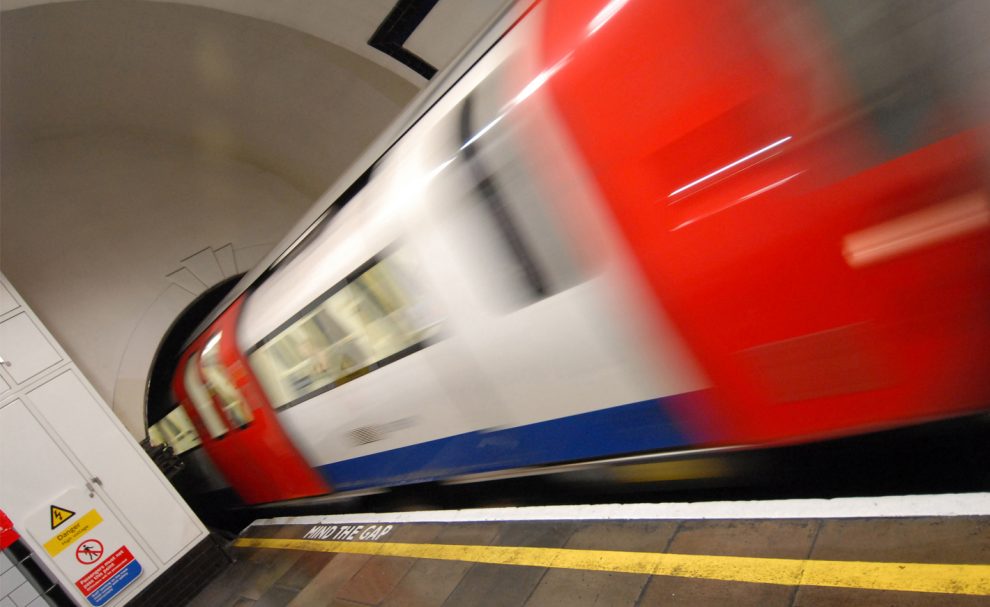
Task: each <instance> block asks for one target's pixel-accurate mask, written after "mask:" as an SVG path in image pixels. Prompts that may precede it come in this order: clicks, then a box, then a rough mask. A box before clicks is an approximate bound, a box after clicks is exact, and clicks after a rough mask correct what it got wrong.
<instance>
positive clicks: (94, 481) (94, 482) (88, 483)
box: [86, 476, 103, 497]
mask: <svg viewBox="0 0 990 607" xmlns="http://www.w3.org/2000/svg"><path fill="white" fill-rule="evenodd" d="M94 485H99V486H100V487H102V486H103V481H101V480H100V477H98V476H94V477H93V478H91V479H89V480H88V481H86V490H87V491H89V496H90V497H93V496H94V495H96V487H95V486H94Z"/></svg>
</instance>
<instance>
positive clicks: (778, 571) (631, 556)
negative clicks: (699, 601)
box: [234, 538, 990, 596]
mask: <svg viewBox="0 0 990 607" xmlns="http://www.w3.org/2000/svg"><path fill="white" fill-rule="evenodd" d="M234 546H237V547H239V548H274V549H277V550H307V551H310V552H344V553H350V554H370V555H377V556H403V557H411V558H424V559H438V560H443V561H465V562H469V563H489V564H493V565H524V566H531V567H550V568H555V569H581V570H585V571H610V572H616V573H645V574H648V575H668V576H676V577H688V578H703V579H709V580H723V581H731V582H751V583H757V584H781V585H784V586H831V587H835V588H860V589H867V590H901V591H906V592H940V593H946V594H970V595H978V596H987V595H990V565H946V564H931V563H879V562H866V561H814V560H803V559H775V558H752V557H742V556H710V555H700V554H663V553H655V552H619V551H615V550H573V549H567V548H532V547H523V546H462V545H456V544H405V543H394V542H380V543H379V542H335V541H320V540H293V539H269V538H240V539H238V540H236V541H234Z"/></svg>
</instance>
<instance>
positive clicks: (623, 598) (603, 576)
mask: <svg viewBox="0 0 990 607" xmlns="http://www.w3.org/2000/svg"><path fill="white" fill-rule="evenodd" d="M676 530H677V523H674V522H613V523H591V524H588V525H587V526H586V527H584V528H582V529H579V530H577V531H576V532H575V533H574V534H573V535H572V536H571V538H570V539H569V540H568V541H567V543H566V544H565V545H564V547H565V548H570V549H575V550H619V551H625V552H664V551H665V550H666V548H667V545H668V544H669V543H670V540H671V538H672V537H673V536H674V532H675V531H676ZM649 579H650V576H649V575H646V574H634V573H610V572H603V571H575V570H567V569H552V570H550V571H547V573H546V575H544V576H543V579H542V580H541V581H540V584H539V585H538V586H537V587H536V590H535V591H534V592H533V594H532V596H530V598H529V600H527V601H526V607H555V606H558V605H559V606H562V607H563V606H573V607H584V606H588V607H592V606H594V607H606V606H608V607H620V606H626V605H636V604H637V601H638V600H639V598H640V595H641V594H642V592H643V588H644V587H645V586H646V583H647V582H648V581H649Z"/></svg>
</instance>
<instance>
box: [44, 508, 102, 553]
mask: <svg viewBox="0 0 990 607" xmlns="http://www.w3.org/2000/svg"><path fill="white" fill-rule="evenodd" d="M102 522H103V517H101V516H100V513H99V512H97V511H96V510H90V511H89V512H87V513H86V514H84V515H83V516H82V517H80V518H79V520H78V521H76V522H75V523H73V524H72V526H70V527H66V528H65V530H63V531H62V532H61V533H59V534H58V535H56V536H55V537H53V538H52V539H50V540H48V541H47V542H45V550H46V551H47V552H48V554H50V555H51V557H52V558H55V556H56V555H58V553H60V552H62V551H63V550H65V549H66V548H68V547H69V546H71V545H72V542H74V541H76V540H77V539H79V538H81V537H82V536H84V535H86V534H87V533H89V532H90V531H92V530H93V528H94V527H96V526H97V525H99V524H100V523H102Z"/></svg>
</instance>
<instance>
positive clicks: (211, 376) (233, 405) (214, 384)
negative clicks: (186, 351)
mask: <svg viewBox="0 0 990 607" xmlns="http://www.w3.org/2000/svg"><path fill="white" fill-rule="evenodd" d="M222 336H223V334H222V333H217V334H216V335H214V336H213V337H212V338H211V339H210V341H208V342H207V344H206V347H205V348H203V353H202V355H201V356H200V366H201V367H202V369H203V377H204V378H206V389H207V390H209V392H210V394H211V395H212V396H214V397H215V398H216V399H217V401H218V402H219V403H220V408H221V409H222V410H223V412H224V414H225V415H226V416H227V419H228V420H230V425H231V426H233V427H235V428H243V427H244V426H246V425H248V424H249V423H250V422H251V420H252V419H253V417H252V415H251V409H250V407H248V405H247V403H246V402H245V400H244V397H243V396H242V395H241V392H240V390H238V389H237V387H236V386H235V385H234V382H233V381H231V379H230V374H229V373H228V371H227V367H226V366H225V365H224V364H223V363H222V362H220V348H219V347H217V346H218V344H219V343H220V339H222Z"/></svg>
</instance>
